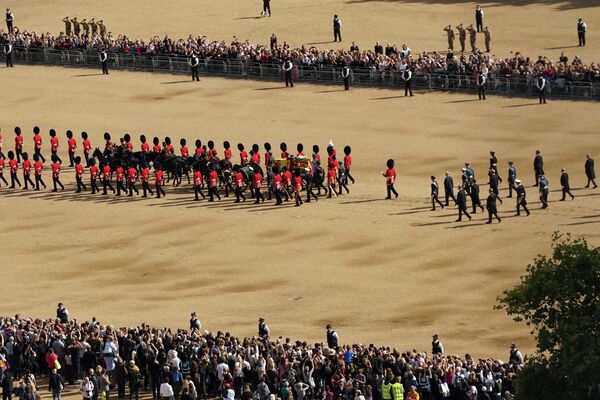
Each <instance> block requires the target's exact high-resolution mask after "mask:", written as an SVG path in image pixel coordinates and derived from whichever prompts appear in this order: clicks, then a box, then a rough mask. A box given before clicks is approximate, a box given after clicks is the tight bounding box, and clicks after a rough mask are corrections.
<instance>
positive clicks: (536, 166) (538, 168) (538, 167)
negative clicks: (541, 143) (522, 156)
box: [533, 150, 544, 186]
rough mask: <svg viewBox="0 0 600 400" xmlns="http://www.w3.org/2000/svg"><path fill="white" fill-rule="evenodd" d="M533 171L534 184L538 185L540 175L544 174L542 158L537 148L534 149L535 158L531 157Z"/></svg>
mask: <svg viewBox="0 0 600 400" xmlns="http://www.w3.org/2000/svg"><path fill="white" fill-rule="evenodd" d="M533 171H534V172H535V185H533V186H538V185H539V177H540V175H544V158H543V157H542V155H541V154H540V151H539V150H536V151H535V158H534V159H533Z"/></svg>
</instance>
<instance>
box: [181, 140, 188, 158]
mask: <svg viewBox="0 0 600 400" xmlns="http://www.w3.org/2000/svg"><path fill="white" fill-rule="evenodd" d="M179 144H180V145H181V150H180V151H181V157H183V159H184V160H187V158H188V157H189V155H190V151H189V150H188V147H187V141H186V140H185V139H181V140H180V141H179Z"/></svg>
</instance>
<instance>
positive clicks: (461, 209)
mask: <svg viewBox="0 0 600 400" xmlns="http://www.w3.org/2000/svg"><path fill="white" fill-rule="evenodd" d="M456 204H457V205H458V219H457V220H456V222H460V221H462V215H463V214H465V215H466V216H467V218H469V221H470V220H471V216H470V215H469V212H468V211H467V192H466V191H465V189H464V188H463V187H462V186H460V185H459V186H458V193H457V194H456Z"/></svg>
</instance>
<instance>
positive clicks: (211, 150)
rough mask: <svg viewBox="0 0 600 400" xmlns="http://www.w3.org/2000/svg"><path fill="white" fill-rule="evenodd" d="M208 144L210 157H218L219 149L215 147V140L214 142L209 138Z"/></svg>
mask: <svg viewBox="0 0 600 400" xmlns="http://www.w3.org/2000/svg"><path fill="white" fill-rule="evenodd" d="M206 144H207V145H208V159H209V160H212V159H213V158H217V154H218V153H217V149H215V142H213V141H212V140H209V141H208V142H207V143H206Z"/></svg>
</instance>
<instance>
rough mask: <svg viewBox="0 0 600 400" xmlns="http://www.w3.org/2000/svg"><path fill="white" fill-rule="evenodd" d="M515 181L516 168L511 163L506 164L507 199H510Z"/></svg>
mask: <svg viewBox="0 0 600 400" xmlns="http://www.w3.org/2000/svg"><path fill="white" fill-rule="evenodd" d="M516 179H517V167H515V164H514V163H513V162H512V161H509V162H508V179H507V181H508V197H512V192H513V188H514V185H515V180H516Z"/></svg>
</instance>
